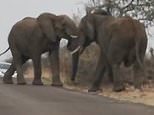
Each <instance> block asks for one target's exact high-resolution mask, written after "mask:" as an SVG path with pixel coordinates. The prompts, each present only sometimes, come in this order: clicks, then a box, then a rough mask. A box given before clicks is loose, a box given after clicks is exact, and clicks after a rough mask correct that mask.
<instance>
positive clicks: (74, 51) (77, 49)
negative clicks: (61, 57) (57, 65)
mask: <svg viewBox="0 0 154 115" xmlns="http://www.w3.org/2000/svg"><path fill="white" fill-rule="evenodd" d="M79 49H80V46H78V47H77V48H76V49H75V50H73V51H72V52H71V55H73V54H74V53H76V52H77V51H79Z"/></svg>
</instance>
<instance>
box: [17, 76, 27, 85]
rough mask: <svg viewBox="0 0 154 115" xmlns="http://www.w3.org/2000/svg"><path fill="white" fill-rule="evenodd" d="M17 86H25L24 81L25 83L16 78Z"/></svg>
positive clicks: (23, 80)
mask: <svg viewBox="0 0 154 115" xmlns="http://www.w3.org/2000/svg"><path fill="white" fill-rule="evenodd" d="M17 85H26V81H25V79H20V80H19V79H18V78H17Z"/></svg>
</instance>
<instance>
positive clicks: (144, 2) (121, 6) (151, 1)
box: [85, 0, 154, 26]
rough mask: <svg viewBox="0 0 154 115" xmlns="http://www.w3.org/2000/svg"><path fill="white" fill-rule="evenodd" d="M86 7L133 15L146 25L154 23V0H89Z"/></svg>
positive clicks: (115, 13)
mask: <svg viewBox="0 0 154 115" xmlns="http://www.w3.org/2000/svg"><path fill="white" fill-rule="evenodd" d="M85 7H86V9H89V8H101V9H106V10H107V11H108V12H109V13H111V14H112V15H113V16H116V17H118V16H126V15H129V16H132V17H134V18H135V19H138V20H141V21H142V22H144V23H145V25H146V26H153V25H154V0H89V1H88V3H86V5H85Z"/></svg>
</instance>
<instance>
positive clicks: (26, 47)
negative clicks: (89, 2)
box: [3, 13, 78, 86]
mask: <svg viewBox="0 0 154 115" xmlns="http://www.w3.org/2000/svg"><path fill="white" fill-rule="evenodd" d="M77 35H78V29H77V27H76V25H75V23H74V22H73V21H72V19H70V18H69V17H68V16H66V15H60V16H56V15H54V14H51V13H43V14H41V15H40V16H39V17H38V18H31V17H26V18H24V19H22V20H21V21H19V22H17V23H16V24H15V25H14V26H13V27H12V29H11V31H10V34H9V37H8V43H9V48H10V50H11V53H12V56H13V62H12V64H11V66H10V68H9V69H8V70H7V72H6V73H5V75H4V78H3V82H4V83H8V84H12V83H13V81H12V75H13V73H14V72H15V71H17V84H20V85H22V84H26V81H25V79H24V76H23V70H22V65H23V64H24V63H25V62H26V61H27V60H28V59H32V62H33V66H34V80H33V82H32V84H33V85H43V83H42V81H41V74H42V72H41V54H42V53H45V52H49V58H50V62H51V65H52V69H51V70H52V75H53V77H52V82H53V83H52V85H53V86H62V83H61V80H60V76H59V74H60V72H59V42H60V39H61V38H65V39H67V40H68V41H69V44H68V49H69V50H70V51H73V50H75V48H76V46H73V47H72V46H71V44H70V42H71V41H72V39H77Z"/></svg>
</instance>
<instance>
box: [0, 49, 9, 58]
mask: <svg viewBox="0 0 154 115" xmlns="http://www.w3.org/2000/svg"><path fill="white" fill-rule="evenodd" d="M9 49H10V47H8V48H7V49H6V50H5V51H4V52H2V53H0V56H2V55H3V54H5V53H6V52H8V51H9Z"/></svg>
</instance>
